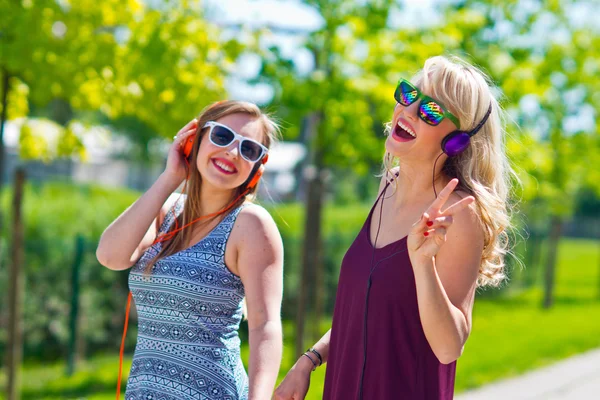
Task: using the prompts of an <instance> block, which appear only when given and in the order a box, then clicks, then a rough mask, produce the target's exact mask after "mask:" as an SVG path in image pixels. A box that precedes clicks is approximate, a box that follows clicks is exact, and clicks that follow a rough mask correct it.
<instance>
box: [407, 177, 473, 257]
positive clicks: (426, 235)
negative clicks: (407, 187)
mask: <svg viewBox="0 0 600 400" xmlns="http://www.w3.org/2000/svg"><path fill="white" fill-rule="evenodd" d="M456 185H458V179H452V180H451V181H450V182H449V183H448V184H447V185H446V187H445V188H444V189H443V190H442V191H441V192H440V193H439V194H438V196H437V198H436V199H435V200H434V201H433V203H431V205H430V206H429V208H428V209H427V211H425V212H424V213H423V215H421V219H419V220H418V221H417V222H415V223H414V225H413V227H412V229H411V231H410V233H409V235H408V239H407V246H408V254H409V257H410V260H411V263H412V264H413V266H414V265H416V264H418V263H420V262H426V261H431V259H432V258H433V257H435V256H436V255H437V254H438V252H439V251H440V248H441V247H442V245H443V244H444V243H445V242H446V232H447V230H448V228H449V227H450V225H452V216H453V215H455V214H456V213H458V212H459V211H462V210H463V209H465V208H467V207H468V206H469V204H471V203H472V202H473V201H475V198H474V197H473V196H467V197H465V198H464V199H461V200H459V201H457V202H456V203H454V204H452V205H450V206H449V207H448V208H446V209H445V210H444V211H442V206H443V205H444V204H445V203H446V201H447V200H448V198H449V197H450V194H451V193H452V192H453V191H454V189H455V188H456Z"/></svg>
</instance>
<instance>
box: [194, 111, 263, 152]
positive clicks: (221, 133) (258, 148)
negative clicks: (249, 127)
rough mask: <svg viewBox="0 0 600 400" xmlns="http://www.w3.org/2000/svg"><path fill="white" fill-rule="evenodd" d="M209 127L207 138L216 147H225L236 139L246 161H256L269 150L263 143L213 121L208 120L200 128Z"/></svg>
mask: <svg viewBox="0 0 600 400" xmlns="http://www.w3.org/2000/svg"><path fill="white" fill-rule="evenodd" d="M205 128H210V131H209V132H208V139H209V140H210V142H211V143H212V144H214V145H215V146H217V147H227V146H229V145H230V144H231V143H233V142H234V141H236V140H237V142H238V151H239V153H240V155H241V156H242V157H243V158H244V159H245V160H247V161H250V162H257V161H259V160H260V159H261V158H263V157H264V156H265V154H267V153H268V152H269V149H267V148H266V147H265V146H264V145H263V144H261V143H259V142H257V141H256V140H253V139H248V138H247V137H245V136H242V135H240V134H239V133H237V132H235V131H234V130H233V129H231V128H230V127H228V126H226V125H223V124H220V123H218V122H215V121H208V122H207V123H206V124H205V125H204V127H203V128H202V129H205Z"/></svg>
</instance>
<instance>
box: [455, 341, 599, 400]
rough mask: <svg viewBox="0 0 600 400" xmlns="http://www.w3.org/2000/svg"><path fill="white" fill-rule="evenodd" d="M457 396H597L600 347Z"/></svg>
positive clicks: (489, 399)
mask: <svg viewBox="0 0 600 400" xmlns="http://www.w3.org/2000/svg"><path fill="white" fill-rule="evenodd" d="M455 399H456V400H506V399H510V400H587V399H591V400H600V349H596V350H592V351H589V352H587V353H583V354H580V355H577V356H574V357H571V358H569V359H566V360H564V361H559V362H558V363H556V364H553V365H550V366H548V367H545V368H542V369H539V370H535V371H532V372H528V373H525V375H521V376H519V377H516V378H512V379H506V380H503V381H498V382H495V383H491V384H489V385H486V386H483V387H481V388H480V389H476V390H473V391H469V392H463V393H461V394H459V395H457V396H455Z"/></svg>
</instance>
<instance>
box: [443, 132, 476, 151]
mask: <svg viewBox="0 0 600 400" xmlns="http://www.w3.org/2000/svg"><path fill="white" fill-rule="evenodd" d="M470 142H471V136H470V135H469V134H468V133H467V132H465V131H454V132H451V133H449V134H448V135H446V137H444V139H443V140H442V151H443V152H444V153H446V154H447V155H448V157H454V156H456V155H458V154H460V153H462V152H463V151H465V149H466V148H467V147H469V144H470Z"/></svg>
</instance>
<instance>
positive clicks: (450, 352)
mask: <svg viewBox="0 0 600 400" xmlns="http://www.w3.org/2000/svg"><path fill="white" fill-rule="evenodd" d="M463 350H464V347H463V346H461V347H460V348H454V349H453V348H447V349H443V350H439V351H437V352H434V354H435V356H436V357H437V359H438V361H439V362H440V363H441V364H451V363H453V362H454V361H456V360H458V359H459V358H460V356H461V355H462V353H463Z"/></svg>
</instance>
